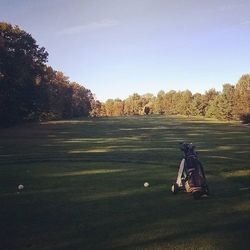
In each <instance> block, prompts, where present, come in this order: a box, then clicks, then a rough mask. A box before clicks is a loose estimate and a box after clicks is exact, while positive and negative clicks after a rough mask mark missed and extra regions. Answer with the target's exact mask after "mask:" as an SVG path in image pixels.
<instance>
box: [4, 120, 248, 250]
mask: <svg viewBox="0 0 250 250" xmlns="http://www.w3.org/2000/svg"><path fill="white" fill-rule="evenodd" d="M249 132H250V131H249V127H248V126H243V125H240V124H236V123H235V124H232V123H216V122H214V121H206V120H195V119H192V120H188V119H184V118H177V117H171V118H166V117H164V116H149V117H122V118H98V119H82V120H76V121H63V122H48V123H42V124H36V125H29V126H23V127H20V128H12V129H5V130H0V137H1V141H0V199H1V206H0V221H1V229H0V233H1V234H0V242H1V247H0V248H1V249H248V248H249V244H250V240H249V233H250V199H249V198H250V173H249V167H250V160H249V152H250V137H249V136H250V135H249ZM182 141H186V142H193V143H194V144H195V145H197V150H198V151H199V156H200V159H201V161H202V162H203V165H204V167H205V171H206V174H207V178H208V182H209V185H210V189H211V192H212V194H211V196H210V198H209V199H207V200H200V201H194V200H192V198H191V197H190V196H189V195H187V194H179V195H176V196H173V195H172V194H171V193H170V192H169V189H170V186H171V184H172V182H173V181H174V180H175V178H176V174H177V167H178V164H179V161H180V160H181V152H180V151H179V149H178V146H179V145H178V143H179V142H182ZM145 181H148V182H149V183H150V187H149V188H144V187H143V183H144V182H145ZM18 184H23V185H24V187H25V188H24V190H23V191H22V192H21V193H17V185H18Z"/></svg>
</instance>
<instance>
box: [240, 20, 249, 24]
mask: <svg viewBox="0 0 250 250" xmlns="http://www.w3.org/2000/svg"><path fill="white" fill-rule="evenodd" d="M241 25H250V21H244V22H242V23H241Z"/></svg>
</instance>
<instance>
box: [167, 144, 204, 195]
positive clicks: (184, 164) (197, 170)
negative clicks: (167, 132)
mask: <svg viewBox="0 0 250 250" xmlns="http://www.w3.org/2000/svg"><path fill="white" fill-rule="evenodd" d="M180 149H181V151H182V152H183V155H184V157H183V159H182V161H181V163H180V166H179V171H178V175H177V179H176V182H175V183H174V184H173V185H172V187H171V191H172V192H173V193H174V194H176V193H177V192H178V191H181V190H184V191H186V192H188V193H191V194H192V195H193V197H194V199H200V198H201V197H206V196H208V194H209V189H208V185H207V181H206V177H205V173H204V169H203V166H202V164H201V162H200V161H199V159H198V156H197V153H196V152H195V151H194V145H192V144H189V143H181V145H180Z"/></svg>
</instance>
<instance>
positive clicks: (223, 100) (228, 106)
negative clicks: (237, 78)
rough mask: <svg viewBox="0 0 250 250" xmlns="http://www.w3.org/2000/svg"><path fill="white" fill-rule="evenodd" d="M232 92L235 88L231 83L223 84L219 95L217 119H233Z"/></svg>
mask: <svg viewBox="0 0 250 250" xmlns="http://www.w3.org/2000/svg"><path fill="white" fill-rule="evenodd" d="M234 92H235V88H234V86H233V85H231V84H224V85H223V92H222V94H221V95H220V97H219V103H218V109H219V117H218V118H219V119H222V120H228V121H229V120H233V118H234V117H235V113H234V106H235V104H234Z"/></svg>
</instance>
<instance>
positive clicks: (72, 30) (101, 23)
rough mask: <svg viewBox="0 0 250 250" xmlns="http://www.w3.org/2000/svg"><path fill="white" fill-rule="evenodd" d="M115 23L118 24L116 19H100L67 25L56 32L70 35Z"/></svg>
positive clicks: (111, 25) (114, 24)
mask: <svg viewBox="0 0 250 250" xmlns="http://www.w3.org/2000/svg"><path fill="white" fill-rule="evenodd" d="M116 25H118V21H117V20H101V21H98V22H91V23H87V24H83V25H77V26H72V27H68V28H65V29H63V30H61V31H59V32H58V34H60V35H72V34H77V33H81V32H84V31H93V30H98V29H104V28H109V27H113V26H116Z"/></svg>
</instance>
